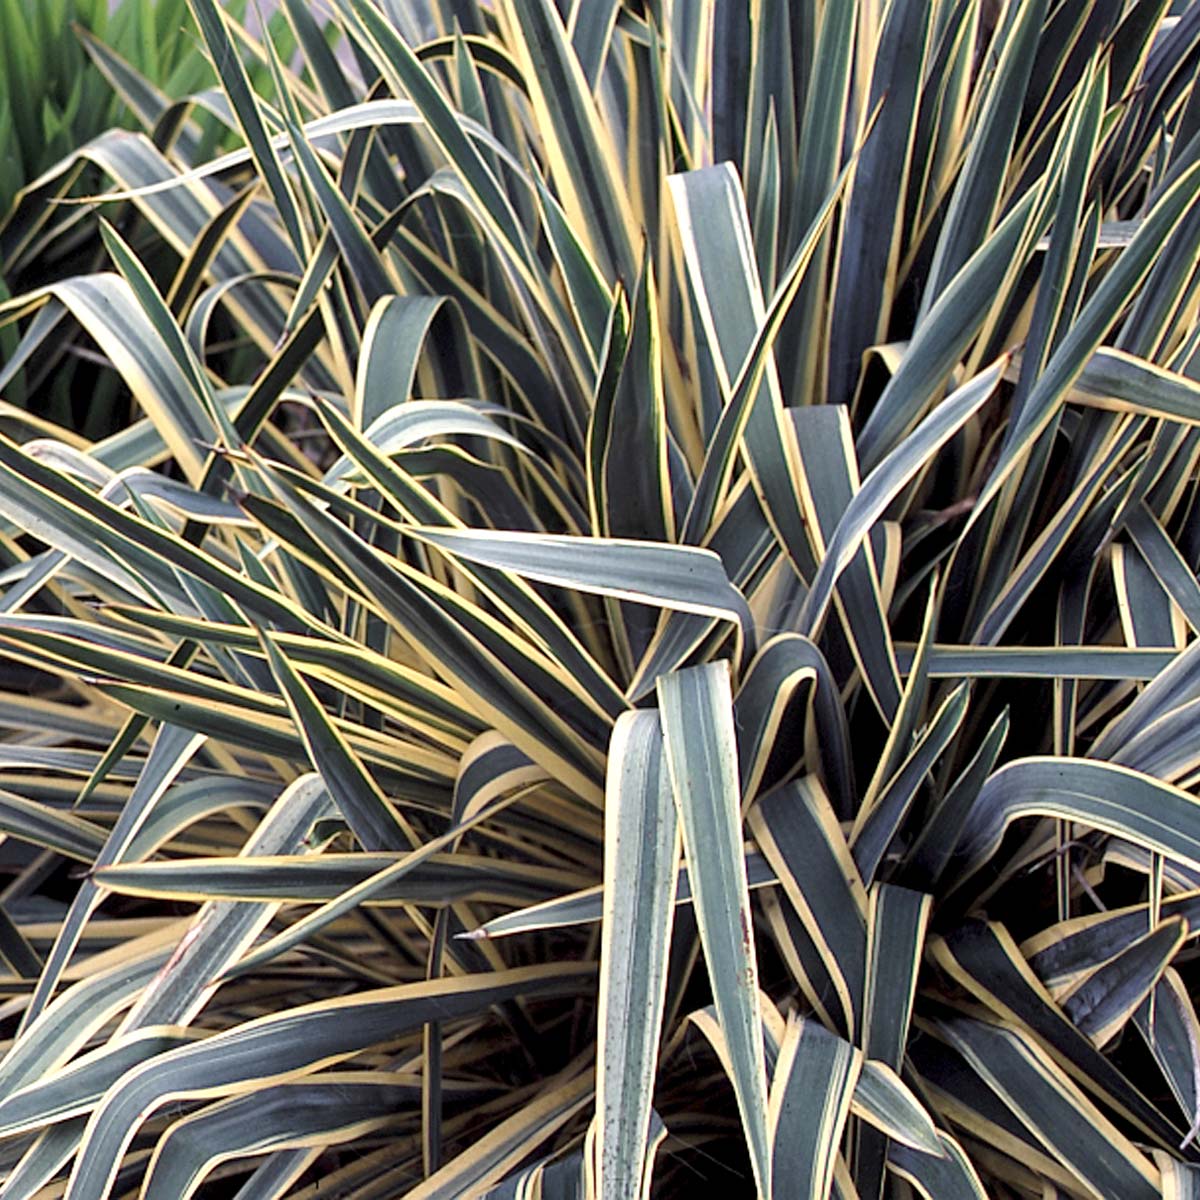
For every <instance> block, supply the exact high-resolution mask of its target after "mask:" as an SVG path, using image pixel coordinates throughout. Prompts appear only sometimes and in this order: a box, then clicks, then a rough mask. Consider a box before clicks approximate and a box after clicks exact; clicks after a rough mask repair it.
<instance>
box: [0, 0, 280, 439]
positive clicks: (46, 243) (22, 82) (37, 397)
mask: <svg viewBox="0 0 1200 1200" xmlns="http://www.w3.org/2000/svg"><path fill="white" fill-rule="evenodd" d="M229 9H230V12H231V14H233V15H235V16H238V17H241V16H244V15H245V13H246V10H247V0H234V2H233V3H231V4H230V6H229ZM251 11H252V12H253V11H254V10H253V9H252V10H251ZM269 28H270V30H271V32H272V36H273V37H274V39H275V42H276V44H277V45H278V46H279V47H280V51H281V53H285V54H286V53H287V52H288V51H289V49H290V48H291V47H290V46H289V40H288V39H289V31H288V28H287V25H286V22H285V21H283V19H282V18H281V17H279V16H278V15H276V16H275V17H274V19H273V20H272V21H271V22H270V24H269ZM0 30H3V33H4V36H3V38H0V216H4V215H6V214H8V213H9V212H10V210H11V209H12V207H13V205H14V203H15V202H16V201H17V199H18V197H19V196H20V195H21V194H22V193H23V192H25V190H26V189H27V188H32V189H33V191H34V195H35V196H38V197H42V198H43V199H44V194H43V193H42V192H41V190H40V187H39V185H40V184H41V182H42V176H43V174H44V173H46V172H48V171H49V172H53V170H54V168H55V167H57V166H58V165H59V164H60V163H61V162H62V160H63V159H64V158H65V157H67V156H68V155H71V154H73V153H74V152H75V151H76V150H77V149H78V148H79V147H80V146H81V145H83V144H85V143H86V142H88V141H89V140H90V139H92V138H94V137H98V136H99V135H101V134H104V133H106V132H108V131H110V130H112V129H113V128H114V127H116V126H117V125H118V123H119V124H120V125H121V126H122V127H124V128H126V129H134V128H139V127H141V125H142V124H144V123H145V121H146V105H147V104H149V105H151V106H153V107H158V106H161V105H162V104H163V103H164V101H165V99H166V97H167V96H179V95H188V96H193V97H195V99H196V101H197V102H198V104H199V108H198V109H196V110H195V111H196V112H198V113H201V114H203V115H201V116H200V119H199V121H198V122H195V123H194V128H193V130H192V131H191V136H192V139H193V140H192V144H191V147H190V151H189V152H190V153H193V154H201V155H209V154H211V152H212V151H213V150H214V149H216V148H217V146H218V144H224V143H225V142H229V143H231V144H232V141H233V138H232V135H231V133H230V131H229V130H228V129H227V128H226V126H225V125H224V124H222V123H221V122H220V121H219V120H217V119H216V118H215V117H214V116H213V115H212V114H211V113H204V106H205V105H206V104H214V103H215V104H218V105H222V106H223V101H222V100H221V98H220V97H219V96H218V95H217V94H215V92H212V89H214V87H215V83H216V75H215V74H214V72H213V70H212V67H211V65H210V64H209V62H208V61H207V59H206V57H205V55H204V54H203V53H200V52H199V50H200V48H201V47H202V43H201V42H200V38H199V32H198V31H197V29H196V26H195V23H194V22H193V20H192V17H191V13H190V11H189V9H188V5H187V0H37V2H36V3H25V0H0ZM128 68H132V69H133V70H135V71H136V72H137V74H138V76H139V77H140V78H139V79H138V86H137V89H136V94H134V95H129V96H127V97H126V98H125V99H123V98H122V97H121V96H120V95H119V94H118V93H117V91H116V90H114V88H113V87H112V83H111V81H112V78H113V73H114V72H117V73H120V72H121V71H122V70H125V69H128ZM251 72H252V74H253V75H254V76H255V77H256V78H259V79H261V80H265V79H266V77H267V69H266V66H265V64H263V63H261V62H259V63H256V64H252V65H251ZM139 118H140V120H139ZM146 132H147V133H149V134H150V136H151V137H152V138H154V139H156V140H157V141H158V142H159V143H160V144H164V145H165V144H169V143H170V141H171V140H173V138H174V137H175V136H176V133H175V132H174V131H173V130H172V127H171V122H170V119H169V118H168V119H167V120H166V121H165V122H164V123H163V124H161V125H159V126H147V127H146ZM226 148H227V147H226ZM101 183H102V175H101V174H100V173H99V172H97V171H96V170H95V169H86V168H83V169H81V170H80V172H79V178H78V180H77V182H76V186H75V188H74V192H75V193H77V194H83V193H88V192H94V191H95V190H96V187H97V186H98V185H99V184H101ZM49 194H50V195H51V196H54V197H58V196H59V195H60V190H59V189H57V188H56V189H52V191H51V192H50V193H49ZM36 203H39V202H38V201H35V204H36ZM46 215H47V216H50V217H52V218H53V219H52V222H51V224H52V229H51V230H50V231H48V233H49V236H47V237H46V238H45V239H43V240H42V241H41V242H40V243H39V244H38V247H37V249H36V251H35V252H33V253H31V254H27V255H24V256H22V257H21V259H20V260H19V262H12V261H10V262H9V263H8V264H7V266H6V267H5V269H4V271H3V273H2V274H0V295H2V296H3V297H4V298H5V299H7V298H8V297H9V296H10V295H11V294H13V293H20V292H23V291H27V290H29V289H30V288H31V287H35V286H39V285H41V284H44V283H46V282H47V281H48V280H50V279H55V278H62V277H63V276H66V275H70V274H75V273H77V272H81V271H88V270H95V269H96V267H97V265H98V264H99V263H100V262H102V261H103V250H102V247H101V246H100V243H99V239H98V237H97V231H96V222H95V219H94V216H93V215H92V213H90V212H88V211H85V210H80V209H74V210H69V209H61V210H59V211H58V212H57V213H48V214H46ZM145 249H146V251H147V252H149V253H153V247H149V246H148V247H146V248H145ZM14 345H15V343H14V342H13V340H12V331H11V330H5V331H4V333H3V334H0V351H2V352H3V353H4V355H5V356H6V357H7V356H8V355H9V354H11V352H12V349H13V346H14ZM116 383H117V381H115V380H112V379H104V378H103V377H100V378H98V375H97V371H96V369H95V364H94V363H93V362H92V361H90V359H89V355H88V351H87V347H86V345H84V344H81V341H80V339H74V338H73V339H70V340H69V341H67V342H66V344H56V345H54V346H53V347H52V348H46V350H45V351H44V352H43V353H41V354H39V355H38V356H36V358H35V360H34V362H33V363H31V364H30V370H29V371H28V372H23V373H22V374H21V375H20V376H19V377H18V378H17V379H16V380H14V381H11V382H10V385H9V389H8V392H9V394H8V399H12V400H16V401H17V402H19V403H21V404H22V405H23V406H26V407H29V408H30V409H31V410H33V411H36V412H38V413H39V414H41V415H44V416H51V417H53V418H55V419H57V420H58V421H60V422H62V423H65V424H68V425H71V426H72V427H76V428H83V429H84V430H85V431H86V432H88V433H89V434H91V435H92V436H101V435H103V434H105V433H111V432H113V431H114V430H115V429H116V428H118V427H119V426H120V425H121V424H124V423H126V422H125V420H124V419H123V417H124V414H125V413H127V410H128V405H127V404H126V403H123V402H122V398H121V396H120V395H119V388H118V387H117V386H115V385H116ZM84 393H86V395H87V401H88V402H87V403H86V404H84V403H83V402H82V400H81V397H82V395H83V394H84Z"/></svg>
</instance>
